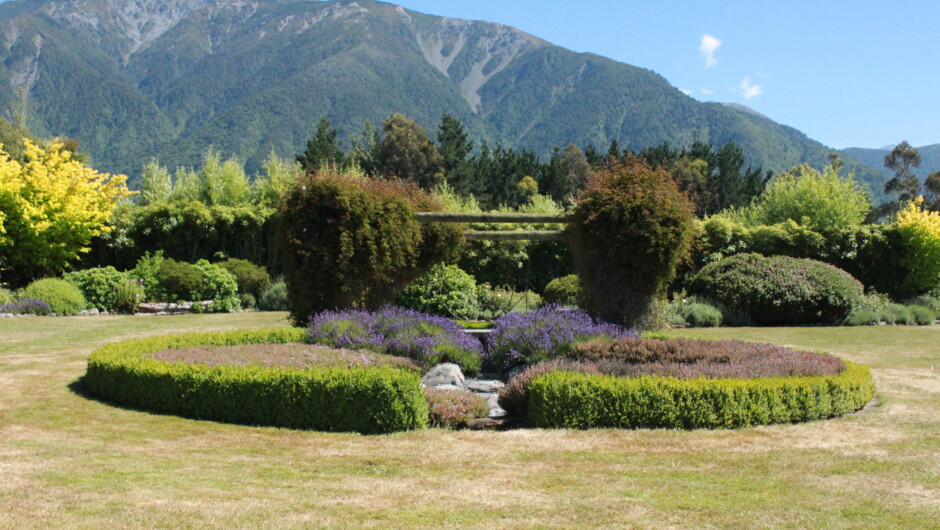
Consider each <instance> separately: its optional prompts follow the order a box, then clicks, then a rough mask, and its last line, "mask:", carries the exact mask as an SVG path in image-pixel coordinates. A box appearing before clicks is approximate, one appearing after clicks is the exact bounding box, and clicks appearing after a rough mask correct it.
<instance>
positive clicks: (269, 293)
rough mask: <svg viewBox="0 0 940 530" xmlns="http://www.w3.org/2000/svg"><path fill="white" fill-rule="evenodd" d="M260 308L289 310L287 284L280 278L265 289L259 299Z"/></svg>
mask: <svg viewBox="0 0 940 530" xmlns="http://www.w3.org/2000/svg"><path fill="white" fill-rule="evenodd" d="M258 309H260V310H262V311H287V284H286V283H284V280H279V281H276V282H274V283H272V284H271V286H270V287H268V288H267V289H265V290H264V293H262V295H261V299H259V300H258Z"/></svg>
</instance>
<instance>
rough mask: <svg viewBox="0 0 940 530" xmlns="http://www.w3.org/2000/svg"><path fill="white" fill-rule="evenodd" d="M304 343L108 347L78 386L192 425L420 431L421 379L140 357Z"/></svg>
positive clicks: (226, 340) (196, 338)
mask: <svg viewBox="0 0 940 530" xmlns="http://www.w3.org/2000/svg"><path fill="white" fill-rule="evenodd" d="M303 339H304V330H302V329H296V328H284V329H268V330H254V331H233V332H225V333H192V334H185V335H169V336H163V337H153V338H148V339H140V340H130V341H124V342H118V343H112V344H107V345H105V346H103V347H101V348H99V349H97V350H95V351H94V352H92V354H91V356H90V357H89V359H88V369H87V372H86V373H85V376H84V378H83V380H82V383H83V385H84V386H85V388H86V389H88V391H89V392H90V393H91V394H93V395H95V396H97V397H100V398H103V399H106V400H108V401H112V402H115V403H118V404H121V405H126V406H131V407H139V408H142V409H146V410H150V411H153V412H159V413H167V414H179V415H181V416H186V417H190V418H197V419H207V420H216V421H225V422H231V423H241V424H248V425H271V426H277V427H289V428H299V429H314V430H322V431H353V432H360V433H364V434H371V433H386V432H393V431H400V430H409V429H420V428H423V427H426V426H427V424H428V406H427V403H426V402H425V398H424V392H423V391H422V389H421V382H420V379H419V377H418V375H417V374H415V373H411V372H408V371H405V370H400V369H397V368H391V367H387V366H385V367H350V368H307V369H296V368H269V367H260V366H215V367H209V366H206V365H200V364H190V363H169V362H165V361H160V360H157V359H154V358H152V357H149V356H147V354H148V353H154V352H157V351H161V350H165V349H169V348H184V347H191V346H199V345H212V346H228V345H237V344H260V343H288V342H301V341H303Z"/></svg>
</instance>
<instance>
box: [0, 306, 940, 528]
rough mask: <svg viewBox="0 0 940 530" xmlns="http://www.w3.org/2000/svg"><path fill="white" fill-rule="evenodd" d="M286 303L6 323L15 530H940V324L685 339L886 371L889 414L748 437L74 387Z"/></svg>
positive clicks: (735, 332)
mask: <svg viewBox="0 0 940 530" xmlns="http://www.w3.org/2000/svg"><path fill="white" fill-rule="evenodd" d="M285 316H286V315H285V314H284V313H246V314H234V315H193V316H181V317H150V318H143V317H121V316H109V317H85V318H79V317H74V318H18V319H2V320H0V528H24V527H44V528H46V527H51V528H60V527H83V528H85V527H89V528H90V527H105V528H110V527H180V526H186V527H204V526H213V527H233V526H234V527H278V528H279V527H289V526H313V527H319V526H380V527H387V526H393V527H401V526H444V525H465V526H479V527H487V528H491V527H529V526H549V527H554V526H558V527H571V526H581V527H596V526H638V527H702V526H734V527H748V528H752V527H799V528H828V527H834V528H843V527H860V528H861V527H863V528H873V527H874V528H879V527H882V528H883V527H891V528H924V527H935V528H936V527H940V327H938V326H931V327H893V326H881V327H859V328H821V327H820V328H770V329H766V328H764V329H757V328H737V329H733V328H729V329H716V330H688V331H686V332H684V334H686V335H693V336H709V337H721V338H741V339H747V340H761V341H767V342H773V343H779V344H790V345H793V346H799V347H803V348H812V349H821V350H828V351H832V352H835V353H837V354H839V355H841V356H843V357H845V358H847V359H850V360H853V361H857V362H861V363H864V364H867V365H869V366H871V367H872V370H873V373H874V376H875V380H876V384H877V386H878V404H877V406H875V407H870V408H869V409H867V410H865V411H863V412H861V413H857V414H853V415H850V416H847V417H844V418H839V419H835V420H829V421H819V422H812V423H807V424H800V425H776V426H769V427H759V428H753V429H742V430H736V431H670V430H638V431H611V430H595V431H551V430H534V429H532V430H528V429H524V430H517V431H510V432H502V433H497V432H464V431H442V430H428V431H423V432H412V433H401V434H395V435H389V436H358V435H348V434H322V433H316V432H307V431H292V430H285V429H275V428H253V427H244V426H237V425H225V424H221V423H214V422H207V421H194V420H188V419H182V418H177V417H173V416H159V415H153V414H149V413H146V412H140V411H136V410H128V409H122V408H118V407H114V406H111V405H108V404H106V403H101V402H98V401H94V400H91V399H88V398H86V397H84V396H82V395H81V394H79V393H76V392H75V391H74V390H73V389H74V388H75V387H74V385H73V383H75V381H76V380H77V379H78V378H79V377H80V376H81V375H82V374H83V373H84V370H85V361H86V359H87V356H88V354H89V352H90V351H91V350H92V349H93V348H94V347H96V346H98V345H100V344H102V343H104V342H108V341H112V340H118V339H124V338H129V337H140V336H144V335H152V334H162V333H178V332H187V331H209V330H221V329H235V328H243V327H264V326H272V325H287V323H286V320H285Z"/></svg>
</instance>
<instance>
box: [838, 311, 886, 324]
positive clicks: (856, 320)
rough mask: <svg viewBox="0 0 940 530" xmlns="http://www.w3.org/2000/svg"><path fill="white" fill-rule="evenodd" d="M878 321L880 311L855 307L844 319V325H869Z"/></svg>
mask: <svg viewBox="0 0 940 530" xmlns="http://www.w3.org/2000/svg"><path fill="white" fill-rule="evenodd" d="M880 322H882V317H881V312H880V311H878V310H875V309H857V310H855V311H852V312H851V313H850V314H849V316H848V317H847V318H846V319H845V325H846V326H871V325H873V324H878V323H880Z"/></svg>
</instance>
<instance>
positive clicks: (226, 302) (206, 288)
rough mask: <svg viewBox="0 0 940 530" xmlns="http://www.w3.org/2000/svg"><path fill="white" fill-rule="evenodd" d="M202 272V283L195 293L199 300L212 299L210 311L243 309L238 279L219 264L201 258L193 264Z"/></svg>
mask: <svg viewBox="0 0 940 530" xmlns="http://www.w3.org/2000/svg"><path fill="white" fill-rule="evenodd" d="M193 266H194V267H195V268H196V269H198V270H199V272H200V273H202V285H200V287H199V290H198V291H196V292H194V293H193V294H194V295H196V296H197V298H196V299H197V300H211V301H212V303H211V304H209V311H215V312H232V311H237V310H239V309H241V301H240V300H239V298H238V280H236V279H235V275H234V274H232V273H230V272H229V271H227V270H225V269H224V268H222V267H221V266H219V265H215V264H212V263H209V262H208V261H206V260H204V259H201V260H199V261H197V262H196V263H195V264H194V265H193Z"/></svg>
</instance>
